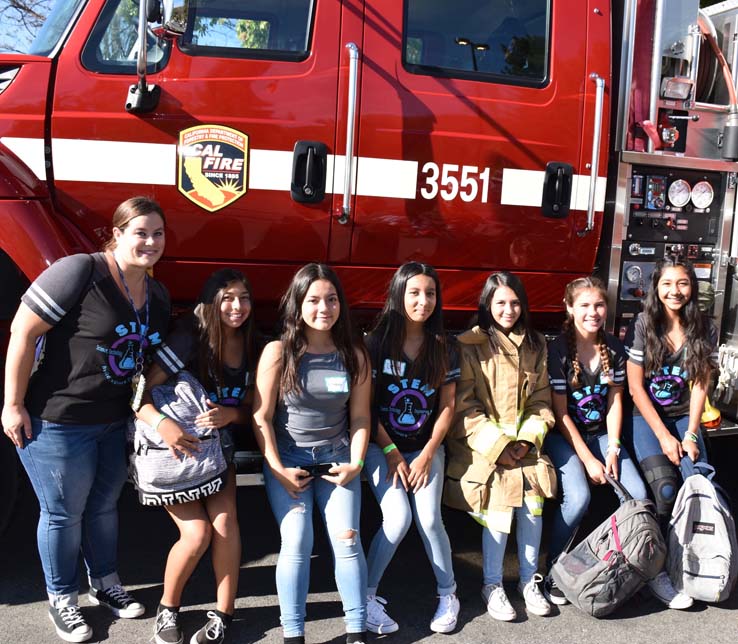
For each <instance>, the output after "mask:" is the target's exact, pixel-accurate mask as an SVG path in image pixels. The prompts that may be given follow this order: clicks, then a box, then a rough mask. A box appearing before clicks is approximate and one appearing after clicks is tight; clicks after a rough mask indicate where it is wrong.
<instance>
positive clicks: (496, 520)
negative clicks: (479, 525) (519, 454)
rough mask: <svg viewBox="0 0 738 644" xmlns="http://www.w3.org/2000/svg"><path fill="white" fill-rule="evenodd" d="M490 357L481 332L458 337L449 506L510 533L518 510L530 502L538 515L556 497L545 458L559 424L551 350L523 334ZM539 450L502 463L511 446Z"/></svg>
mask: <svg viewBox="0 0 738 644" xmlns="http://www.w3.org/2000/svg"><path fill="white" fill-rule="evenodd" d="M498 337H499V338H500V351H499V353H497V354H494V353H492V348H491V346H490V343H489V338H488V336H487V335H486V334H485V333H484V332H483V331H482V330H481V329H480V328H479V327H474V328H473V329H471V330H469V331H466V332H465V333H463V334H462V335H460V336H459V338H458V341H459V352H460V356H459V359H460V366H461V377H460V379H459V381H458V383H457V384H456V414H455V417H454V421H453V424H452V426H451V429H450V431H449V434H448V437H447V440H446V444H447V461H448V465H447V471H446V474H447V477H448V478H447V481H446V489H445V491H444V502H445V503H446V504H447V505H449V506H451V507H454V508H457V509H460V510H466V511H467V512H471V513H473V514H474V515H475V516H476V518H478V519H480V520H482V521H483V522H485V523H486V524H487V525H489V527H490V528H492V529H493V530H497V531H500V532H509V531H510V525H511V522H512V514H513V508H515V507H521V506H522V505H523V503H525V504H526V505H527V506H528V508H529V509H530V510H531V511H532V513H533V514H534V515H540V514H541V512H542V511H543V500H544V498H552V497H554V496H555V493H556V474H555V471H554V469H553V466H552V465H551V462H550V461H549V460H548V458H547V457H545V456H541V455H540V449H541V446H542V445H543V439H544V438H545V436H546V433H547V432H548V430H549V429H550V428H551V427H552V426H553V424H554V415H553V412H552V411H551V392H550V388H549V383H548V371H547V369H546V348H545V342H544V340H543V337H542V336H541V342H542V343H543V344H542V347H543V348H542V349H541V350H540V351H538V352H534V351H531V350H530V349H529V348H528V345H527V344H523V339H524V337H525V336H524V333H518V332H517V329H515V330H513V331H512V332H511V333H510V335H509V336H505V335H503V334H500V335H499V336H498ZM521 440H522V441H528V442H530V443H532V444H533V445H534V446H535V450H533V449H531V451H530V452H529V454H528V456H526V457H525V459H523V460H522V461H521V462H520V466H519V467H502V466H498V465H497V459H498V458H499V456H500V454H501V453H502V451H503V450H504V449H505V447H506V446H507V445H508V444H509V443H511V442H513V441H521Z"/></svg>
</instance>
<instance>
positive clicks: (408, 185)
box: [0, 137, 607, 211]
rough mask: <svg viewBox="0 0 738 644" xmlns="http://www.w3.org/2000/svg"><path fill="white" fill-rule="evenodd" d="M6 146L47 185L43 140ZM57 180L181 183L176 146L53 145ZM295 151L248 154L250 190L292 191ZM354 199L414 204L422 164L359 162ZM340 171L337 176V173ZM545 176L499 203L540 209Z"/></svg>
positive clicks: (574, 203) (583, 179) (577, 180)
mask: <svg viewBox="0 0 738 644" xmlns="http://www.w3.org/2000/svg"><path fill="white" fill-rule="evenodd" d="M0 143H2V144H3V145H5V146H6V147H7V148H8V149H9V150H10V151H11V152H13V153H14V154H15V155H16V156H17V157H18V158H19V159H21V160H22V161H23V162H24V163H25V164H26V165H27V166H28V167H29V168H30V170H31V171H32V172H33V173H34V174H35V175H36V176H37V177H38V178H39V179H40V180H42V181H45V180H46V165H45V163H46V159H45V155H44V142H43V139H32V138H17V137H3V138H1V139H0ZM51 148H52V157H53V160H54V179H55V180H56V181H84V182H100V183H130V184H144V185H162V186H174V185H176V183H177V146H176V145H173V144H164V143H139V142H133V141H93V140H89V139H87V140H85V139H52V143H51ZM292 156H293V155H292V151H287V150H255V149H252V150H250V151H249V168H248V171H249V180H248V188H249V190H279V191H285V190H289V189H290V183H291V181H292ZM354 162H355V164H356V173H355V178H354V188H353V190H352V193H353V194H355V195H358V196H361V197H385V198H391V199H415V198H416V196H417V184H418V162H417V161H406V160H402V159H380V158H372V157H356V158H355V159H354ZM344 166H345V159H344V157H343V156H340V155H339V156H334V155H328V159H327V176H328V179H327V181H326V193H328V194H330V193H334V192H342V191H343V184H344V180H343V177H344ZM334 168H335V173H334ZM543 178H544V173H543V172H542V171H540V170H519V169H516V168H504V169H503V171H502V196H501V199H500V203H501V204H502V205H510V206H531V207H535V208H538V207H540V206H541V195H542V192H543ZM606 181H607V180H606V178H605V177H598V179H597V189H596V193H595V208H596V210H598V211H602V210H603V208H604V204H605V186H606ZM588 191H589V175H574V177H573V179H572V196H571V206H570V207H571V209H572V210H586V209H587V198H588Z"/></svg>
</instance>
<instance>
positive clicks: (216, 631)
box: [190, 610, 226, 644]
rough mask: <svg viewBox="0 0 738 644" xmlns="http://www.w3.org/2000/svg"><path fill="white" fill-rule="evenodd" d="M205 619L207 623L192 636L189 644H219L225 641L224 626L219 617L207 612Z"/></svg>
mask: <svg viewBox="0 0 738 644" xmlns="http://www.w3.org/2000/svg"><path fill="white" fill-rule="evenodd" d="M207 617H208V621H207V623H206V624H205V626H203V627H202V628H201V629H200V630H199V631H197V633H195V634H194V635H193V636H192V638H191V639H190V644H208V643H209V642H213V643H214V644H221V643H222V642H223V641H224V640H225V632H226V625H225V622H224V621H223V620H222V619H221V618H220V615H218V614H217V613H214V612H213V611H211V610H209V611H208V612H207Z"/></svg>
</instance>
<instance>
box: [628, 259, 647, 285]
mask: <svg viewBox="0 0 738 644" xmlns="http://www.w3.org/2000/svg"><path fill="white" fill-rule="evenodd" d="M642 278H643V271H642V270H641V267H640V266H638V265H637V264H633V265H632V266H628V268H627V269H626V271H625V279H627V280H628V281H629V282H630V283H631V284H638V283H639V282H640V281H641V279H642Z"/></svg>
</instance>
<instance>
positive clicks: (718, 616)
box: [0, 438, 738, 644]
mask: <svg viewBox="0 0 738 644" xmlns="http://www.w3.org/2000/svg"><path fill="white" fill-rule="evenodd" d="M721 441H726V442H725V443H723V442H721V443H720V449H719V450H716V459H718V457H722V458H724V459H725V458H726V457H727V456H730V457H732V458H731V459H730V460H732V461H733V463H730V464H726V465H725V468H730V470H729V477H728V480H727V482H728V484H729V485H732V484H735V483H736V474H735V472H736V467H735V464H734V461H735V457H734V456H733V455H735V454H738V449H737V448H738V438H735V439H733V438H731V439H721ZM726 463H729V461H726ZM722 471H723V472H726V471H728V470H727V469H723V470H722ZM736 487H738V486H736ZM238 495H239V496H238V510H239V520H240V524H241V534H242V539H243V564H242V568H241V576H240V581H239V589H238V599H237V601H236V615H235V620H234V623H233V626H232V628H231V631H230V632H231V639H230V641H231V642H233V643H234V644H235V643H239V644H242V643H243V644H246V643H250V642H275V643H276V642H281V641H282V638H281V631H280V628H279V607H278V603H277V595H276V589H275V583H274V570H275V564H276V553H277V552H278V550H279V533H278V530H277V526H276V524H275V522H274V518H273V516H272V514H271V511H270V510H269V506H268V503H267V500H266V497H265V494H264V489H263V488H260V487H245V488H240V489H239V492H238ZM595 499H597V502H598V503H609V499H608V498H606V497H604V496H602V495H599V496H597V497H595ZM0 502H1V499H0ZM37 516H38V509H37V503H36V500H35V497H34V496H33V494H32V492H31V490H30V489H29V486H28V484H27V481H25V479H24V478H23V479H22V480H21V495H20V497H19V501H18V506H17V508H16V513H15V517H14V520H13V522H12V525H11V527H10V529H9V530H8V531H7V532H6V534H5V535H4V536H3V537H1V538H0V644H41V643H45V642H49V643H54V642H60V641H61V640H59V639H58V638H57V637H56V635H55V634H54V631H53V628H52V626H51V623H50V622H49V619H48V617H47V606H48V604H47V601H46V596H45V591H44V584H43V576H42V573H41V566H40V563H39V558H38V553H37V551H36V540H35V524H36V519H37ZM444 519H445V522H446V526H447V530H448V532H449V537H450V539H451V544H452V547H453V550H454V568H455V573H456V578H457V583H458V596H459V599H460V601H461V615H460V619H459V624H458V628H457V630H456V631H455V632H454V633H453V634H451V635H438V634H434V633H432V632H431V631H430V629H429V627H428V625H429V623H430V619H431V617H432V615H433V612H434V610H435V605H436V597H435V583H434V579H433V575H432V572H431V569H430V566H429V564H428V562H427V559H426V556H425V552H424V550H423V547H422V545H421V542H420V539H419V537H418V535H417V533H416V532H415V531H414V529H413V530H411V532H410V533H409V534H408V536H407V537H406V539H405V541H404V542H403V544H402V545H401V546H400V549H399V550H398V553H397V555H396V556H395V559H394V560H393V562H392V563H391V564H390V568H389V569H388V571H387V573H386V575H385V578H384V579H383V581H382V584H381V586H380V589H379V594H380V595H382V596H384V597H386V598H387V600H388V601H389V603H388V605H387V608H388V612H389V613H390V614H391V615H392V616H393V617H394V618H395V619H396V620H397V621H398V622H399V624H400V630H399V631H398V632H397V633H394V634H392V635H387V636H384V637H376V636H370V638H369V641H370V642H380V641H381V642H384V643H385V644H405V643H409V642H435V643H440V642H462V643H464V644H467V643H468V644H482V643H493V644H497V643H498V642H499V643H504V644H516V643H518V642H520V643H522V642H526V643H527V642H551V643H572V642H575V643H576V644H603V643H606V642H633V643H636V642H638V643H640V642H644V643H645V642H647V643H653V644H681V643H685V644H686V643H690V644H691V643H693V642H709V643H711V644H722V643H725V644H728V643H730V644H734V643H735V642H736V641H738V590H737V591H735V592H734V593H733V596H732V597H731V598H730V599H729V600H728V601H727V602H724V603H722V604H719V605H709V606H708V605H705V604H702V603H697V604H696V605H695V606H694V607H693V608H692V609H690V610H687V611H673V610H668V609H666V608H665V607H664V606H663V605H662V604H660V603H659V602H658V601H657V600H655V599H654V598H653V597H651V596H650V594H648V593H647V592H645V591H644V592H642V593H641V594H639V595H638V596H637V597H635V598H634V599H633V600H632V601H631V602H629V603H628V605H627V606H625V607H624V608H622V609H620V610H618V611H617V612H616V613H615V614H614V615H613V616H611V617H609V618H606V619H600V620H596V619H594V618H591V617H588V616H586V615H584V614H582V613H581V612H579V611H578V610H577V609H575V608H573V607H572V606H565V607H563V608H561V609H560V610H559V609H557V608H554V613H553V615H552V616H550V617H545V618H544V617H537V616H535V615H531V616H528V615H527V614H526V611H525V606H524V604H523V602H522V600H521V599H520V598H519V597H518V596H517V593H516V591H515V586H516V583H517V577H516V571H517V563H516V560H515V557H514V555H512V554H511V553H512V552H514V540H513V539H510V543H509V544H508V557H507V558H506V564H505V585H506V587H507V589H508V595H509V597H510V600H511V601H512V603H513V605H514V606H515V608H516V610H517V612H518V618H517V620H516V621H515V622H512V623H502V622H497V621H495V620H493V619H492V618H491V617H490V616H489V615H487V614H486V612H485V607H484V606H483V604H482V601H481V598H480V584H481V560H480V544H481V535H480V528H479V527H478V526H477V525H476V524H475V523H474V522H473V521H472V520H471V519H469V518H468V517H467V516H466V515H464V514H463V513H460V512H455V511H445V514H444ZM120 520H121V538H120V573H121V577H122V578H123V580H124V582H125V584H126V585H127V586H128V588H129V589H131V590H133V591H135V594H136V596H137V598H139V599H140V600H141V601H142V602H144V603H145V604H146V606H147V611H146V614H145V615H144V616H143V617H142V618H139V619H135V620H122V619H115V618H114V617H113V616H112V615H111V614H110V613H108V612H107V611H106V610H105V609H103V608H100V607H93V606H91V605H90V603H89V601H88V600H87V596H86V594H83V595H82V596H81V601H80V603H81V605H82V607H83V611H84V613H85V615H86V617H87V619H88V621H89V622H90V624H91V626H92V627H93V630H94V637H93V640H91V641H93V642H103V641H104V642H109V643H110V644H129V643H133V642H141V643H145V642H148V641H150V640H151V638H152V628H153V622H154V619H153V616H154V612H155V607H156V605H157V602H158V600H159V598H160V595H161V584H162V576H163V572H164V563H165V556H166V553H167V550H168V547H169V546H170V545H171V544H172V543H173V541H174V539H175V535H176V533H175V529H174V527H173V525H172V523H171V521H170V520H169V519H168V517H167V516H166V514H165V512H164V511H163V510H161V509H160V508H143V507H141V506H140V505H139V504H138V502H137V499H136V496H135V493H134V491H133V489H132V488H130V486H127V487H126V489H125V491H124V493H123V496H122V498H121V504H120ZM378 520H379V515H378V510H377V506H376V503H375V501H374V499H373V497H372V496H371V494H370V492H369V490H368V488H366V487H364V509H363V512H362V537H363V540H364V546H365V547H366V546H367V543H368V541H369V539H370V538H371V535H372V534H373V531H374V530H375V529H376V526H377V525H378ZM81 576H82V578H83V579H84V574H82V575H81ZM213 597H214V583H213V577H212V568H211V565H210V562H209V560H208V555H206V556H205V558H204V559H203V561H202V562H201V563H200V565H199V566H198V568H197V569H196V571H195V573H194V575H193V577H192V579H191V580H190V583H189V584H188V586H187V589H186V592H185V596H184V599H183V609H182V610H183V613H182V615H183V627H184V630H185V634H186V639H185V642H187V641H189V637H190V636H191V635H192V633H194V631H195V630H196V629H197V628H199V627H200V625H201V624H202V623H203V622H204V621H205V619H206V617H205V613H206V611H207V610H208V609H210V608H212V601H213ZM307 610H308V622H307V642H308V643H309V644H318V643H325V644H343V642H344V641H345V640H344V637H343V633H344V628H343V620H342V612H341V605H340V600H339V597H338V594H337V592H336V590H335V584H334V581H333V574H332V558H331V554H330V549H329V547H328V544H327V542H326V540H325V536H324V534H323V531H322V526H321V527H320V528H319V529H318V530H317V538H316V544H315V550H314V556H313V561H312V574H311V586H310V596H309V599H308V609H307Z"/></svg>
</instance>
